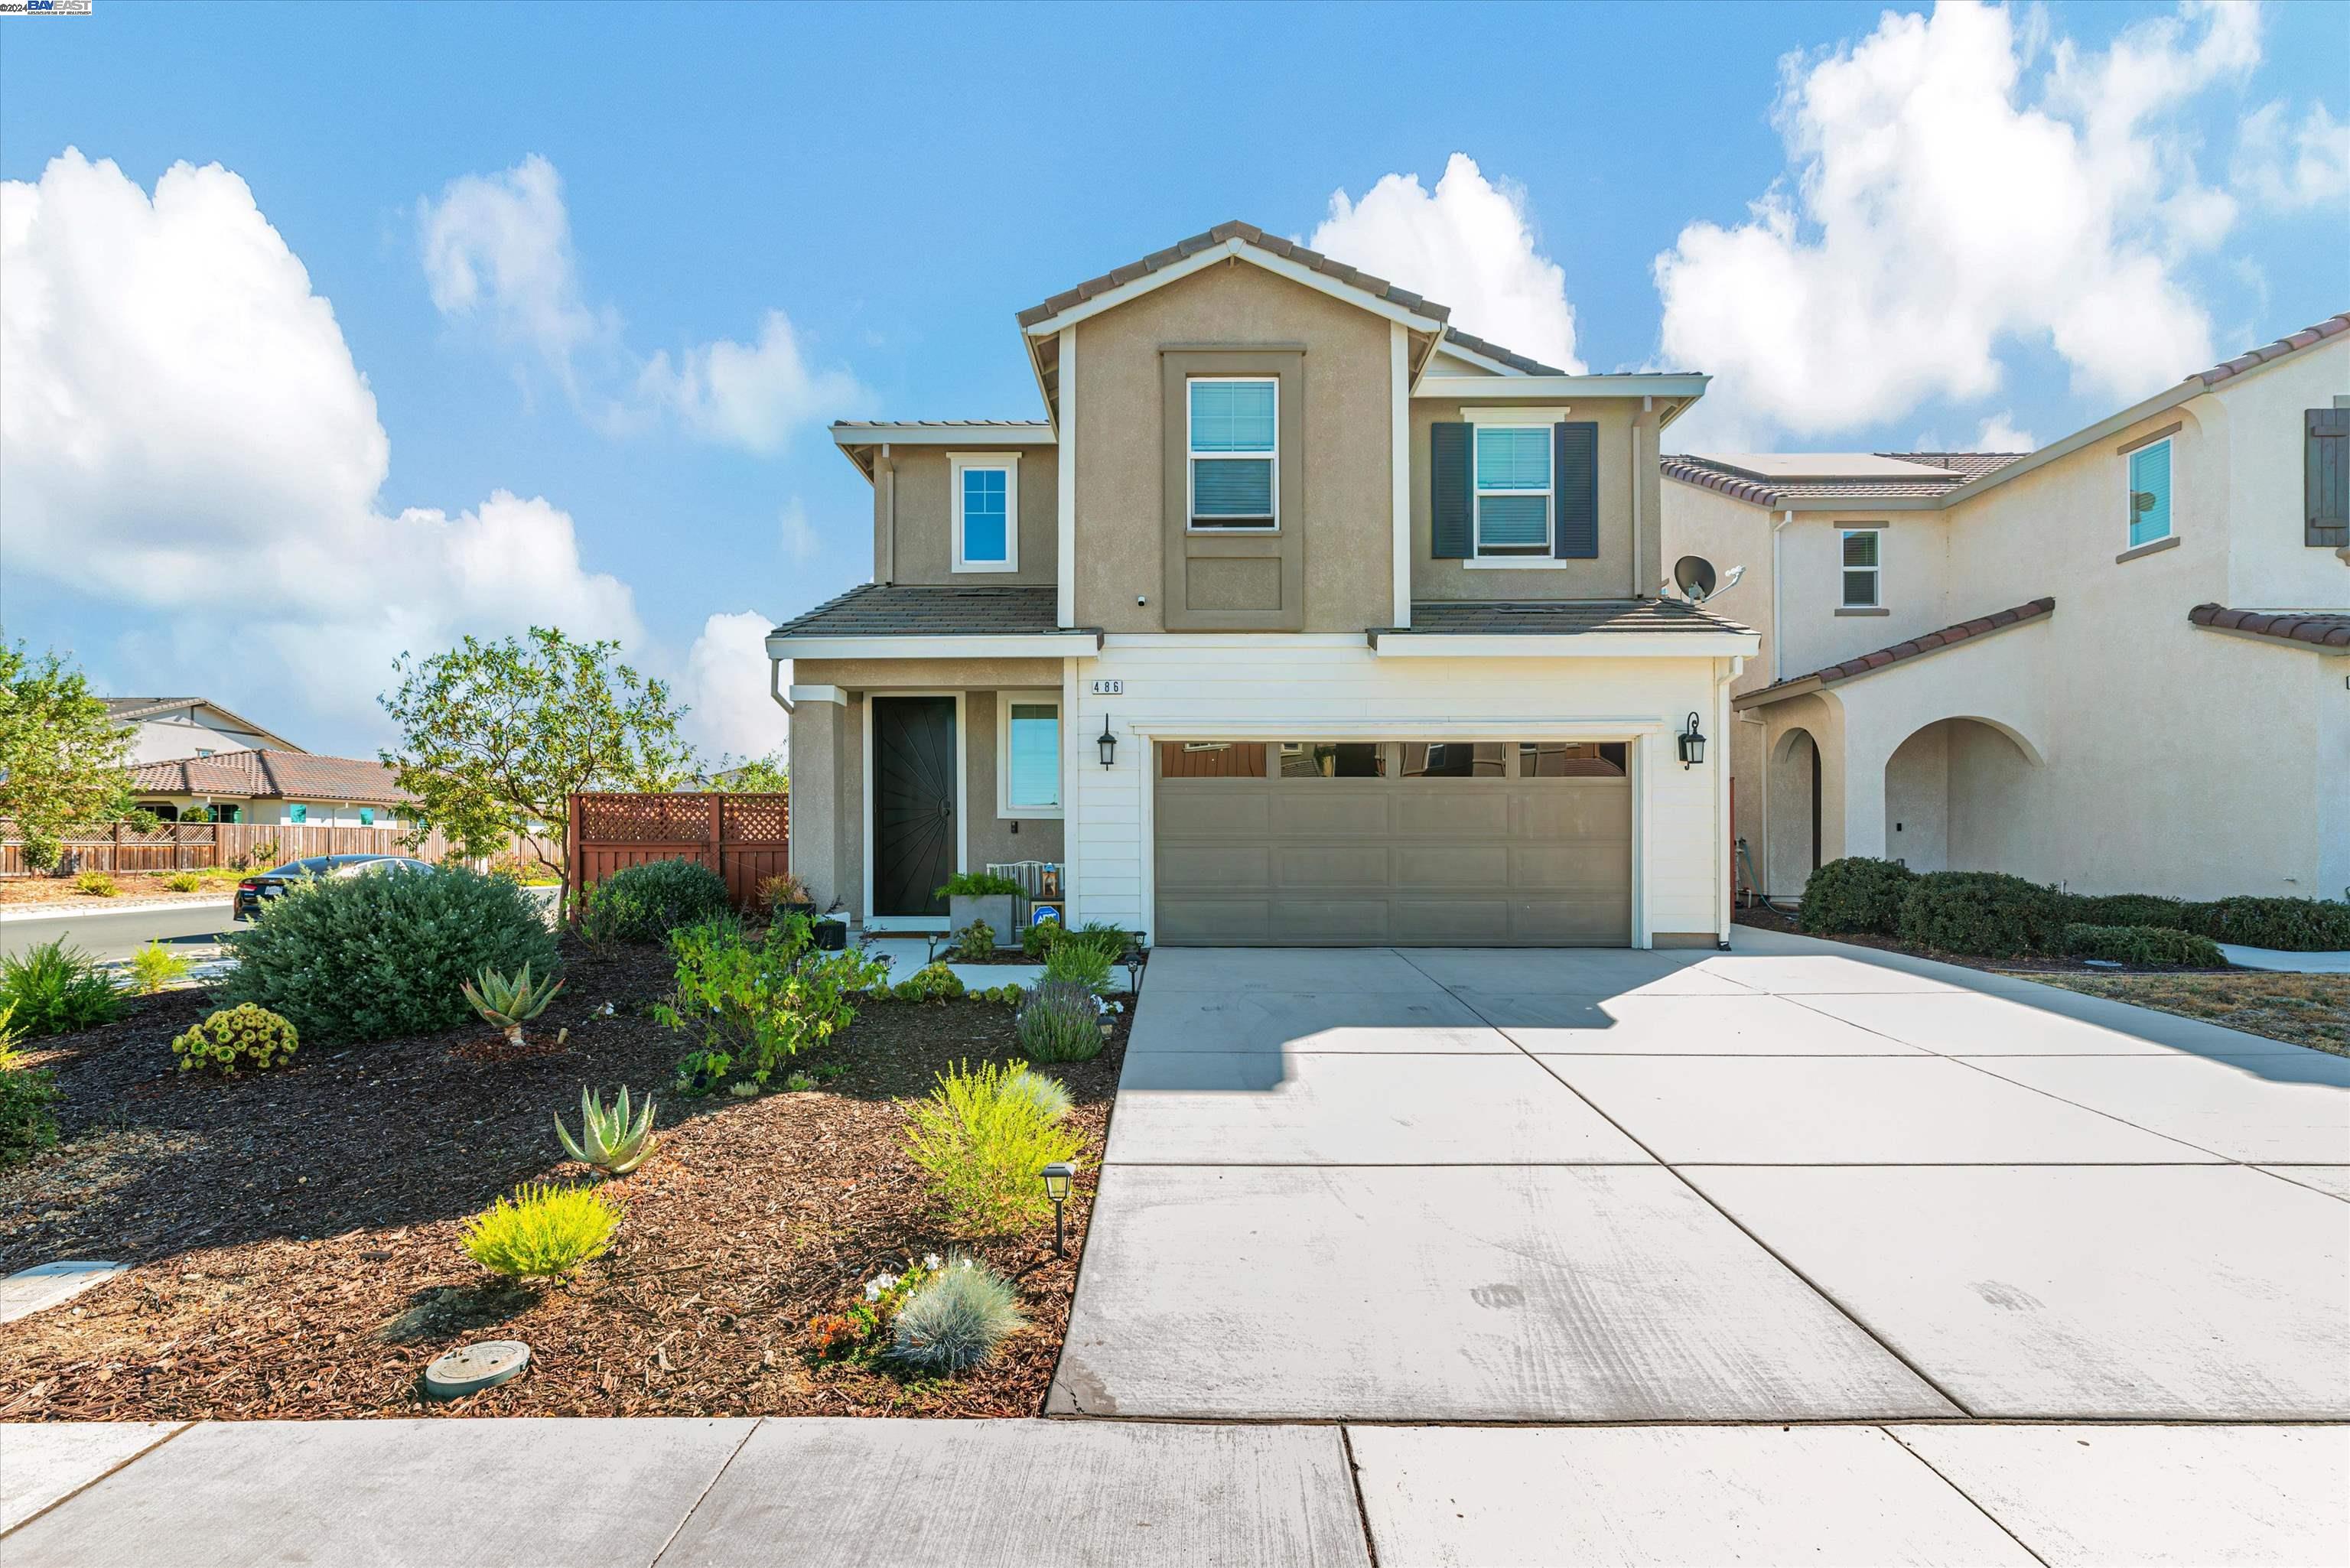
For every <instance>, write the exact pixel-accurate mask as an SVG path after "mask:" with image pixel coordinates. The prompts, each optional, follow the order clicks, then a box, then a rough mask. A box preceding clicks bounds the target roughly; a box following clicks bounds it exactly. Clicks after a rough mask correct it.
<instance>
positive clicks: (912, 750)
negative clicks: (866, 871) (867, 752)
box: [871, 697, 958, 917]
mask: <svg viewBox="0 0 2350 1568" xmlns="http://www.w3.org/2000/svg"><path fill="white" fill-rule="evenodd" d="M872 703H873V758H872V763H873V822H872V825H871V826H872V835H873V838H872V843H873V913H875V914H877V915H896V916H899V917H905V916H941V917H943V916H944V915H945V914H946V912H947V903H946V900H945V899H944V898H939V897H937V896H936V892H937V889H938V888H940V887H941V886H942V885H943V884H944V883H945V882H946V880H947V878H948V877H951V876H953V875H954V873H955V844H956V840H957V838H958V834H957V831H956V826H957V825H956V823H955V703H954V699H953V698H951V697H876V698H873V699H872Z"/></svg>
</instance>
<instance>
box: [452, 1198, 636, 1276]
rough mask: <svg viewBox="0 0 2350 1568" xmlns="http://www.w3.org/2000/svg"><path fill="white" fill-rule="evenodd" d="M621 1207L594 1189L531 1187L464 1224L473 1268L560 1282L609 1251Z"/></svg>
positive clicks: (465, 1237)
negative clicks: (582, 1265) (479, 1265)
mask: <svg viewBox="0 0 2350 1568" xmlns="http://www.w3.org/2000/svg"><path fill="white" fill-rule="evenodd" d="M619 1222H620V1210H619V1205H618V1204H616V1203H614V1202H613V1201H612V1200H611V1199H608V1198H607V1197H605V1196H604V1194H603V1193H602V1192H600V1191H598V1189H594V1188H588V1187H557V1186H556V1185H554V1184H553V1183H551V1182H530V1183H527V1184H525V1185H524V1186H522V1187H519V1188H517V1189H515V1195H514V1196H513V1197H512V1198H511V1199H506V1198H501V1199H498V1200H497V1202H496V1203H495V1204H494V1205H492V1206H491V1207H490V1208H488V1209H486V1210H483V1211H482V1212H481V1213H479V1214H476V1215H474V1216H473V1218H472V1219H471V1220H466V1221H465V1225H464V1229H463V1231H462V1232H461V1233H460V1240H461V1241H463V1244H464V1248H465V1251H467V1252H468V1253H469V1254H471V1255H472V1257H473V1262H477V1263H479V1264H481V1265H482V1267H484V1268H485V1269H487V1270H489V1271H490V1272H492V1273H494V1274H504V1275H507V1276H509V1277H511V1278H514V1279H522V1280H536V1279H556V1278H559V1277H561V1276H563V1275H565V1274H568V1273H570V1272H572V1271H573V1270H575V1269H577V1268H578V1267H579V1265H580V1264H582V1263H584V1262H587V1261H588V1260H589V1259H591V1258H600V1257H602V1256H603V1255H604V1254H605V1253H606V1252H607V1251H609V1250H610V1249H611V1245H612V1231H613V1228H614V1227H615V1226H617V1225H619Z"/></svg>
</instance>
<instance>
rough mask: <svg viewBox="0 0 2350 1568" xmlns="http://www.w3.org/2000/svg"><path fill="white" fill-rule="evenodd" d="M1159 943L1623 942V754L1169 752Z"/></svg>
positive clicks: (1354, 748)
mask: <svg viewBox="0 0 2350 1568" xmlns="http://www.w3.org/2000/svg"><path fill="white" fill-rule="evenodd" d="M1154 751H1155V753H1156V754H1155V755H1154V757H1153V759H1152V760H1153V763H1154V764H1155V766H1156V769H1157V773H1158V780H1157V783H1156V784H1155V786H1154V787H1155V788H1156V790H1157V792H1158V793H1157V799H1156V802H1155V805H1154V813H1155V823H1156V826H1155V829H1154V836H1155V840H1156V850H1157V857H1158V858H1157V869H1156V880H1157V905H1158V907H1157V910H1156V918H1157V927H1156V930H1155V933H1154V934H1155V937H1156V940H1159V941H1160V942H1163V943H1168V944H1171V945H1175V946H1218V945H1228V944H1229V945H1253V946H1278V947H1285V946H1326V947H1345V946H1357V945H1380V944H1387V943H1393V944H1396V945H1399V946H1406V947H1438V946H1455V947H1457V946H1471V947H1485V946H1511V945H1518V946H1553V945H1558V946H1570V945H1571V946H1599V947H1620V946H1623V945H1625V944H1626V943H1628V942H1629V941H1630V940H1631V933H1632V790H1631V781H1630V779H1629V778H1628V777H1627V770H1626V766H1625V748H1624V746H1623V745H1621V744H1619V743H1614V742H1565V741H1479V742H1460V741H1448V742H1425V743H1422V742H1393V741H1383V742H1325V741H1299V742H1279V741H1276V742H1263V741H1189V742H1183V741H1165V742H1159V744H1158V746H1157V747H1155V748H1154Z"/></svg>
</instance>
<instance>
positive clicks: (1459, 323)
mask: <svg viewBox="0 0 2350 1568" xmlns="http://www.w3.org/2000/svg"><path fill="white" fill-rule="evenodd" d="M1306 244H1307V245H1309V246H1310V247H1311V248H1313V249H1315V250H1317V251H1320V252H1321V253H1322V254H1325V255H1327V256H1334V257H1336V259H1337V260H1339V261H1342V262H1345V263H1346V264H1347V265H1349V266H1355V267H1360V268H1361V269H1362V270H1363V271H1365V272H1367V273H1372V274H1375V275H1378V276H1380V277H1384V278H1386V279H1388V281H1389V282H1391V283H1393V284H1395V285H1396V286H1398V287H1400V288H1408V289H1409V290H1411V292H1412V293H1414V294H1418V295H1423V296H1426V297H1428V298H1430V299H1432V300H1434V301H1436V302H1437V303H1438V304H1440V305H1446V306H1451V309H1452V325H1453V326H1455V327H1459V328H1461V330H1462V331H1463V332H1467V333H1471V334H1472V335H1474V336H1476V337H1483V338H1486V339H1488V340H1489V341H1491V342H1494V343H1498V344H1500V345H1501V346H1502V347H1503V348H1511V349H1514V350H1516V351H1517V352H1518V353H1521V354H1523V355H1525V356H1526V357H1528V358H1533V359H1539V360H1541V361H1542V362H1543V363H1544V364H1546V365H1555V366H1557V367H1558V368H1559V369H1562V370H1568V371H1572V372H1575V373H1576V374H1580V373H1581V372H1582V370H1583V369H1584V365H1583V361H1582V360H1581V359H1579V358H1576V357H1575V306H1572V305H1570V304H1569V303H1568V302H1567V297H1566V274H1565V272H1563V271H1561V270H1560V268H1559V266H1558V265H1557V264H1556V263H1555V262H1553V261H1552V260H1551V259H1550V258H1549V257H1547V256H1545V255H1544V254H1542V250H1541V246H1540V244H1539V237H1538V236H1537V235H1536V234H1535V233H1534V222H1533V219H1532V217H1531V216H1530V215H1529V214H1528V213H1527V211H1526V203H1525V197H1524V192H1522V191H1520V190H1519V189H1518V188H1517V187H1515V186H1514V185H1513V184H1510V183H1509V182H1502V183H1500V184H1496V183H1494V182H1492V181H1489V180H1487V179H1486V178H1485V176H1484V174H1483V173H1482V172H1481V171H1479V170H1478V168H1477V163H1476V161H1475V160H1474V159H1472V158H1471V157H1470V156H1469V155H1468V154H1467V153H1465V152H1456V153H1454V154H1453V155H1452V157H1451V160H1450V161H1447V162H1446V164H1445V165H1444V175H1443V178H1441V179H1440V180H1439V181H1437V182H1436V190H1435V192H1433V193H1430V192H1428V191H1427V190H1425V189H1423V188H1422V187H1421V185H1420V183H1419V175H1417V174H1388V175H1385V176H1383V177H1382V178H1381V179H1380V180H1379V181H1378V183H1377V184H1375V185H1373V186H1372V187H1371V188H1370V189H1369V190H1367V191H1366V192H1363V199H1362V200H1361V201H1359V202H1355V201H1349V200H1348V199H1347V192H1344V191H1338V192H1333V193H1332V195H1331V197H1330V215H1329V216H1328V217H1326V218H1325V219H1323V220H1322V224H1321V226H1320V227H1319V228H1317V229H1315V231H1314V237H1313V238H1312V239H1310V240H1308V241H1306Z"/></svg>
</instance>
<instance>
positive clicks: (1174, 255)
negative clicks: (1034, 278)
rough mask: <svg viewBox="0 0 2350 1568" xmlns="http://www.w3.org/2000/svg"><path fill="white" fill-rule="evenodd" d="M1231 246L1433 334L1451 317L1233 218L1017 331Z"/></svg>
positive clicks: (1082, 287)
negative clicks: (1390, 308) (1404, 315)
mask: <svg viewBox="0 0 2350 1568" xmlns="http://www.w3.org/2000/svg"><path fill="white" fill-rule="evenodd" d="M1232 241H1238V242H1240V243H1241V244H1246V245H1251V246H1253V247H1254V248H1256V249H1257V250H1261V251H1263V252H1266V253H1267V254H1272V255H1275V256H1279V257H1280V258H1281V259H1282V260H1284V261H1289V262H1295V263H1296V264H1298V265H1301V266H1303V267H1305V268H1307V269H1308V270H1309V271H1312V272H1316V273H1319V274H1321V275H1324V276H1325V277H1328V278H1330V279H1332V280H1334V281H1336V282H1338V283H1342V284H1345V285H1347V286H1348V287H1350V288H1353V289H1356V290H1358V291H1360V292H1361V293H1362V294H1364V295H1366V296H1368V297H1369V298H1372V299H1376V300H1381V301H1384V302H1386V303H1387V304H1389V305H1394V306H1400V307H1402V308H1403V309H1405V310H1407V311H1409V312H1410V313H1411V314H1412V315H1414V316H1418V317H1422V318H1424V319H1425V321H1426V323H1427V326H1428V328H1429V329H1430V330H1431V331H1432V330H1434V329H1436V328H1438V327H1442V326H1443V325H1444V323H1445V320H1446V318H1447V317H1450V316H1451V314H1452V312H1451V309H1450V308H1449V307H1448V306H1441V305H1438V304H1436V303H1435V302H1434V301H1433V300H1428V299H1423V298H1421V297H1420V296H1419V295H1416V294H1414V293H1412V292H1411V291H1410V290H1409V289H1408V288H1398V287H1397V286H1395V285H1394V284H1391V283H1389V282H1388V280H1387V279H1385V278H1383V277H1374V276H1372V275H1370V274H1369V273H1367V272H1363V271H1361V270H1359V269H1358V268H1356V267H1351V266H1348V265H1347V264H1346V263H1344V262H1341V261H1333V260H1332V259H1330V258H1329V257H1328V256H1326V255H1324V254H1322V253H1321V252H1319V251H1309V250H1307V249H1306V248H1305V246H1304V245H1301V244H1295V243H1293V242H1291V241H1289V240H1284V239H1283V238H1282V237H1281V236H1280V235H1278V234H1266V233H1265V232H1264V231H1263V229H1260V228H1258V227H1257V226H1256V225H1255V224H1254V223H1242V222H1241V221H1240V220H1238V219H1237V218H1236V219H1233V220H1232V222H1230V223H1218V224H1217V225H1216V226H1215V227H1214V228H1212V229H1210V230H1209V231H1208V232H1207V233H1205V234H1193V235H1192V236H1191V238H1190V239H1188V240H1178V241H1177V242H1176V243H1175V244H1171V245H1170V246H1168V247H1167V248H1166V249H1165V250H1163V251H1153V252H1151V253H1150V254H1149V255H1147V256H1144V257H1142V258H1141V259H1140V260H1139V261H1130V262H1128V263H1127V264H1126V265H1124V266H1120V267H1112V268H1111V269H1110V270H1109V271H1107V272H1106V273H1104V274H1102V275H1100V276H1099V277H1089V278H1087V280H1086V281H1085V282H1083V283H1081V284H1079V285H1077V286H1076V287H1075V288H1066V289H1063V290H1062V291H1061V292H1060V293H1058V294H1056V295H1054V296H1052V297H1051V298H1049V299H1046V300H1044V301H1043V302H1041V303H1039V304H1036V305H1032V306H1029V307H1028V308H1027V309H1025V310H1024V311H1022V312H1020V316H1019V321H1020V326H1021V327H1022V329H1023V330H1024V331H1035V329H1037V328H1039V327H1043V326H1044V325H1045V323H1046V322H1049V321H1052V320H1054V319H1055V318H1056V317H1061V316H1065V315H1066V314H1067V313H1068V312H1070V311H1072V310H1075V309H1076V307H1077V306H1081V305H1085V304H1087V303H1089V302H1090V301H1092V300H1094V299H1097V298H1098V297H1100V296H1103V295H1105V294H1107V293H1109V292H1110V291H1111V290H1112V289H1115V288H1123V287H1125V286H1127V285H1128V284H1130V283H1136V282H1139V281H1140V280H1141V279H1143V278H1146V277H1149V276H1150V275H1152V274H1154V273H1162V272H1165V271H1167V270H1168V269H1169V268H1170V267H1172V266H1174V265H1177V264H1178V263H1180V262H1186V261H1189V260H1191V258H1192V257H1193V256H1196V255H1198V254H1201V252H1203V251H1211V250H1214V249H1216V248H1217V247H1219V246H1222V245H1224V244H1228V243H1229V242H1232ZM1170 281H1172V280H1171V279H1170Z"/></svg>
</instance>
